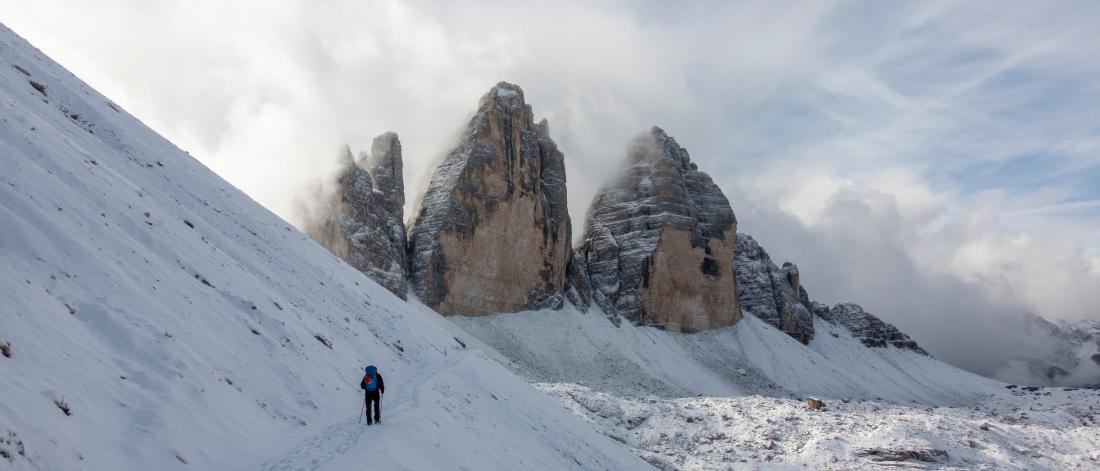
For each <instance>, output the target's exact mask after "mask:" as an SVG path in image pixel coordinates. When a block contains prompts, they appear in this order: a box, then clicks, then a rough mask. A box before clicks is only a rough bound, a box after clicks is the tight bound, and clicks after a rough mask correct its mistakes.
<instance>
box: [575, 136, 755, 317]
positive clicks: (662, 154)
mask: <svg viewBox="0 0 1100 471" xmlns="http://www.w3.org/2000/svg"><path fill="white" fill-rule="evenodd" d="M736 230H737V221H736V219H735V218H734V215H733V210H732V209H731V208H730V204H729V201H728V200H727V199H726V197H725V195H723V194H722V190H721V189H719V188H718V186H717V185H715V184H714V182H712V181H711V179H710V176H708V175H707V174H706V173H703V172H700V171H699V170H698V169H697V167H696V165H695V164H693V163H691V160H690V158H689V156H688V153H687V150H685V149H684V148H682V147H680V146H679V145H678V144H677V143H676V141H675V140H674V139H673V138H672V137H670V136H669V135H668V134H665V132H664V131H663V130H661V129H660V128H657V127H654V128H652V129H651V130H650V131H649V132H646V133H644V134H642V135H641V136H638V137H637V138H635V139H634V140H633V141H632V142H631V143H630V145H629V147H628V149H627V157H626V161H625V164H624V167H623V169H622V171H621V172H620V174H619V175H618V176H617V177H616V178H615V179H614V180H613V181H611V182H610V183H609V184H607V185H606V186H604V187H603V188H602V189H601V190H600V191H599V193H597V195H596V197H595V199H593V201H592V205H591V207H590V208H589V210H588V221H587V224H586V228H585V241H584V243H583V249H582V252H583V253H584V257H585V263H586V265H587V268H588V273H589V276H590V279H591V283H592V290H593V293H592V294H593V299H594V301H596V303H598V304H599V305H600V307H601V308H603V310H604V311H605V312H607V313H608V314H612V315H619V316H622V317H625V318H627V319H629V320H631V321H633V322H636V323H641V324H650V325H656V326H660V327H663V328H666V329H669V330H674V331H698V330H704V329H711V328H716V327H721V326H726V325H730V324H733V323H735V322H737V320H739V319H740V318H741V310H740V308H739V307H738V304H737V282H736V280H735V278H734V276H733V267H732V262H733V254H734V233H735V232H736Z"/></svg>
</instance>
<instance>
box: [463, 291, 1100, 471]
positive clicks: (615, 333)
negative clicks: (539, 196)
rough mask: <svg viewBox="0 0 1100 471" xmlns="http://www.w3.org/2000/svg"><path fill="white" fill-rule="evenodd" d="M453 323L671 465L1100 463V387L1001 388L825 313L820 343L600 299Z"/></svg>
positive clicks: (610, 431) (1029, 466)
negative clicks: (626, 310) (679, 325)
mask: <svg viewBox="0 0 1100 471" xmlns="http://www.w3.org/2000/svg"><path fill="white" fill-rule="evenodd" d="M453 321H454V322H455V323H457V324H459V325H460V326H462V327H463V328H464V329H465V330H466V331H467V332H470V334H471V335H473V336H474V337H476V338H478V340H477V341H476V343H475V344H474V345H480V344H481V342H487V343H488V344H490V345H491V346H492V347H495V350H494V349H493V348H490V347H488V346H486V347H483V350H485V351H487V352H494V351H495V352H497V353H496V354H499V355H501V356H502V358H501V361H502V362H505V363H506V364H508V365H509V366H510V367H511V368H512V369H513V370H514V371H517V372H519V373H520V374H521V375H523V376H525V377H527V378H528V379H530V380H532V381H537V382H540V384H539V388H540V389H542V390H543V391H545V392H546V393H548V394H551V395H553V396H555V397H557V398H558V399H559V400H560V401H561V403H562V405H564V406H565V407H566V408H568V409H569V410H571V411H573V412H574V413H575V414H577V415H579V416H581V417H583V418H584V419H585V420H587V421H588V422H589V423H591V424H592V425H593V426H595V427H597V428H598V429H599V430H600V431H601V432H602V433H604V434H605V435H607V436H609V437H611V438H613V439H614V440H615V441H617V442H621V443H625V444H627V445H629V446H630V447H632V448H633V449H634V450H635V451H636V452H637V453H638V455H639V456H641V457H643V458H644V459H645V460H646V461H648V462H649V463H650V464H652V465H654V466H656V467H658V468H660V469H668V470H676V469H708V470H727V469H830V470H832V469H835V470H846V469H895V468H897V467H899V466H901V467H907V468H916V469H928V468H934V469H1017V470H1033V469H1095V468H1096V467H1097V466H1098V465H1100V453H1098V452H1097V451H1096V450H1098V449H1100V422H1098V420H1100V390H1095V389H1072V388H1067V389H1052V388H1022V387H1019V386H1015V385H1006V384H1003V383H998V382H996V381H992V380H989V379H986V378H983V377H980V376H977V375H974V374H972V373H969V372H966V371H963V370H960V369H957V368H954V367H952V366H949V365H947V364H945V363H942V362H940V361H938V360H936V359H934V358H931V357H928V356H925V355H921V354H918V353H915V352H913V351H911V350H906V349H898V348H894V347H892V346H890V347H886V348H869V347H865V346H864V345H863V344H862V343H861V342H860V341H859V340H858V339H855V338H853V337H852V336H851V334H850V333H849V332H848V331H847V330H846V329H844V328H842V327H839V326H836V325H833V324H830V323H828V322H825V321H822V320H820V319H816V320H815V325H814V331H815V332H816V335H815V336H814V338H813V340H812V341H811V342H810V344H809V345H803V344H801V343H799V342H798V341H796V340H795V339H793V338H792V337H790V336H788V335H787V334H785V333H783V332H781V331H779V330H778V329H776V328H774V327H772V326H771V325H769V324H767V323H765V322H763V321H761V320H759V319H757V318H755V317H754V316H752V315H748V316H746V317H745V318H744V319H742V320H741V321H740V322H739V323H737V324H736V325H734V326H730V327H726V328H723V329H717V330H712V331H706V332H700V333H695V334H682V333H675V332H667V331H663V330H659V329H654V328H651V327H638V326H634V325H632V324H630V323H622V325H621V326H619V327H616V326H615V325H613V324H612V323H611V322H610V321H609V320H608V318H607V317H606V316H605V315H604V314H603V313H601V312H599V310H598V309H597V308H594V309H592V310H591V311H589V312H588V313H582V312H579V311H577V310H576V309H572V308H567V309H565V310H562V311H534V312H525V313H520V314H509V315H495V316H485V317H474V318H454V319H453ZM811 397H813V398H815V399H821V400H824V404H825V406H824V409H823V410H813V409H811V408H809V407H808V404H807V402H808V399H809V398H811Z"/></svg>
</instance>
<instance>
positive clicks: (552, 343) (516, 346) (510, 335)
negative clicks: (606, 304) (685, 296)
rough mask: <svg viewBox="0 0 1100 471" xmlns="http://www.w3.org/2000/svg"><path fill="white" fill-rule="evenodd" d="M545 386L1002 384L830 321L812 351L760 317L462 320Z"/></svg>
mask: <svg viewBox="0 0 1100 471" xmlns="http://www.w3.org/2000/svg"><path fill="white" fill-rule="evenodd" d="M453 322H454V323H456V324H458V325H459V326H461V327H462V328H463V329H465V330H466V331H467V332H469V333H470V334H471V335H473V336H474V337H477V338H478V339H479V340H481V341H482V342H485V343H487V344H488V345H489V346H490V347H491V348H492V349H495V350H496V351H497V352H500V354H501V355H503V356H504V357H505V358H504V359H503V361H506V362H510V364H511V367H512V369H513V370H515V371H517V372H519V373H520V374H521V375H523V376H524V377H526V378H528V379H529V380H531V381H535V382H547V383H577V384H582V385H585V386H588V387H591V388H593V389H597V390H601V391H606V392H610V393H614V394H619V395H636V394H653V395H658V396H662V397H685V396H695V395H699V394H703V395H708V396H743V395H746V394H766V395H780V396H804V395H809V394H813V395H818V396H822V397H826V398H849V399H874V398H881V399H883V400H887V401H893V402H911V401H915V402H920V403H923V404H935V405H953V404H969V403H972V402H974V401H976V400H978V399H979V398H981V397H984V396H986V395H988V394H991V393H993V392H995V391H998V390H999V389H1000V387H1001V385H1000V384H999V383H997V382H995V381H992V380H989V379H986V378H982V377H980V376H977V375H974V374H972V373H969V372H966V371H963V370H960V369H958V368H954V367H952V366H949V365H947V364H945V363H943V362H940V361H938V360H936V359H934V358H931V357H926V356H923V355H918V354H916V353H913V352H912V351H909V350H902V349H897V348H894V347H887V348H868V347H865V346H863V345H862V344H861V343H860V342H859V341H858V340H856V339H854V338H852V336H851V335H850V334H849V333H848V331H847V330H846V329H844V328H841V327H837V326H834V325H832V324H829V323H828V322H825V321H822V320H820V319H817V320H815V325H814V328H815V329H816V331H817V332H818V333H819V335H817V336H815V338H814V340H813V341H811V342H810V344H809V345H808V346H806V345H802V344H801V343H799V342H797V341H795V340H794V339H792V338H791V337H789V336H787V335H785V334H783V333H782V332H780V331H779V330H777V329H775V328H773V327H771V326H770V325H768V324H766V323H764V322H763V321H760V320H759V319H757V318H756V317H754V316H752V315H746V316H745V318H744V319H743V320H742V321H741V322H738V323H737V324H735V325H733V326H730V327H726V328H722V329H715V330H710V331H704V332H700V333H696V334H682V333H675V332H666V331H663V330H659V329H654V328H651V327H638V326H634V325H630V324H629V323H624V324H623V325H622V326H621V327H616V326H614V325H612V324H611V323H610V322H609V321H608V320H607V317H606V316H605V315H604V314H602V313H601V312H600V311H599V310H598V308H593V309H591V310H590V311H589V312H588V313H582V312H579V311H578V310H576V309H574V308H572V307H569V306H567V307H566V309H563V310H561V311H532V312H524V313H519V314H509V315H495V316H484V317H471V318H455V319H453Z"/></svg>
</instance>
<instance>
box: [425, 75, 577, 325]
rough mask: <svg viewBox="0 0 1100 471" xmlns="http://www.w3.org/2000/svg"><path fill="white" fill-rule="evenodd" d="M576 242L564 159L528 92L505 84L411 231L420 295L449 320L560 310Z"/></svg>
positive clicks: (481, 107) (484, 102)
mask: <svg viewBox="0 0 1100 471" xmlns="http://www.w3.org/2000/svg"><path fill="white" fill-rule="evenodd" d="M571 237H572V235H571V228H570V225H569V214H568V211H567V207H566V191H565V163H564V158H563V156H562V153H561V152H560V151H558V147H557V145H556V144H555V143H554V141H553V140H551V139H550V135H549V129H548V126H547V124H546V120H543V121H542V122H540V123H538V124H535V123H534V121H533V118H532V112H531V107H530V106H529V105H527V104H526V102H525V101H524V97H523V90H521V89H520V88H519V87H518V86H516V85H513V84H509V83H504V82H501V83H499V84H497V85H496V86H495V87H493V88H492V90H490V91H489V93H487V94H485V95H484V96H483V97H481V101H480V102H479V103H478V109H477V113H476V114H474V116H473V118H471V119H470V122H469V124H467V126H466V130H465V132H464V133H463V135H462V137H461V140H460V142H459V144H458V146H457V147H456V148H455V149H454V150H452V151H451V152H450V153H449V154H448V155H447V156H446V158H445V159H444V161H443V163H441V164H440V166H439V168H437V169H436V171H435V174H434V175H433V176H432V180H431V183H430V185H429V186H428V189H427V191H426V192H425V193H424V196H423V199H422V201H421V205H420V210H419V212H418V214H417V216H416V221H415V223H414V224H413V226H412V228H411V229H410V231H409V257H410V264H411V265H410V267H411V269H410V275H411V281H412V285H413V289H414V290H415V291H416V294H417V296H419V297H420V300H421V301H423V302H424V303H425V304H427V305H429V306H431V307H432V308H434V309H435V310H437V311H438V312H440V313H443V314H463V315H479V314H488V313H495V312H515V311H521V310H526V309H539V308H558V307H560V306H561V304H562V299H563V296H564V288H565V276H566V269H567V265H568V263H569V260H570V258H572V255H573V250H572V248H571V243H570V238H571Z"/></svg>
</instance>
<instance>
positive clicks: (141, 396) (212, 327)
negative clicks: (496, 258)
mask: <svg viewBox="0 0 1100 471" xmlns="http://www.w3.org/2000/svg"><path fill="white" fill-rule="evenodd" d="M0 169H2V172H0V260H2V263H0V345H4V346H5V348H4V352H5V353H4V355H3V356H0V438H2V439H0V452H2V453H0V455H2V457H0V467H5V468H12V467H13V468H15V469H172V468H178V469H257V468H261V469H272V470H275V469H303V468H316V467H324V466H325V465H328V466H329V467H331V468H336V469H347V468H350V467H351V466H352V465H355V466H356V467H362V466H364V465H365V464H367V463H369V468H370V469H401V468H408V469H539V468H543V469H569V468H585V469H639V468H643V467H645V466H646V464H645V463H644V462H643V461H641V460H640V459H639V458H637V457H636V456H635V455H634V454H632V453H631V452H630V451H629V450H628V449H627V448H626V447H624V446H623V445H621V444H619V443H618V442H615V441H613V440H611V439H609V438H607V437H605V436H603V435H601V434H598V433H596V432H595V431H593V430H592V429H591V428H590V427H588V426H587V425H586V424H585V423H584V422H583V421H582V420H581V419H579V418H577V417H575V416H573V415H572V414H570V413H569V412H567V411H566V410H564V409H562V408H561V407H560V405H558V404H557V403H556V402H555V401H554V400H552V399H551V398H549V397H547V396H546V395H544V394H543V393H541V392H539V391H537V390H536V389H534V388H533V387H531V386H530V385H529V384H527V383H525V382H524V381H522V380H521V379H519V378H517V377H516V376H515V375H513V374H512V373H511V372H509V371H508V370H507V369H505V368H504V367H502V366H500V365H499V364H498V363H496V362H495V361H493V360H491V359H490V358H488V357H487V356H486V355H485V354H482V353H480V352H475V351H471V350H468V349H466V348H465V346H464V345H463V339H462V336H463V335H464V334H462V333H461V332H459V331H458V330H457V329H455V328H454V327H453V325H451V324H449V323H448V321H446V320H445V319H444V318H441V317H439V316H438V315H437V314H435V313H434V312H432V311H430V310H428V309H426V308H423V307H422V306H419V305H417V304H408V303H404V302H402V301H400V300H399V299H397V298H396V297H395V296H393V295H392V294H390V293H389V292H388V291H386V290H385V289H383V288H381V287H379V286H378V285H377V284H375V283H374V282H371V281H369V280H368V279H367V278H366V277H364V276H363V275H362V274H361V273H359V272H357V271H356V270H354V269H352V268H351V267H349V266H348V265H346V264H345V263H343V262H342V261H340V260H338V259H337V258H336V257H334V256H332V255H331V254H329V252H328V251H326V250H325V249H323V248H321V247H320V246H318V245H316V244H314V243H313V242H312V241H310V240H309V239H307V238H306V237H305V236H304V235H303V234H301V233H300V232H298V231H297V230H295V229H293V228H292V227H290V226H289V225H287V223H286V222H284V221H282V220H281V219H279V218H278V217H276V216H275V215H273V214H271V213H270V212H269V211H267V210H265V209H264V208H262V207H260V206H259V205H258V204H257V203H255V202H254V201H252V200H251V199H249V198H248V197H246V196H245V195H244V194H242V193H241V192H240V191H238V190H236V189H235V188H233V187H232V186H231V185H229V184H227V183H226V182H225V181H223V180H222V179H221V178H219V177H218V176H217V175H215V174H214V173H213V172H211V171H210V170H208V169H206V168H205V167H203V166H202V165H200V164H199V163H198V162H197V161H195V160H194V159H192V158H191V157H190V156H188V155H186V153H184V152H182V151H180V150H179V149H177V148H176V147H175V146H173V145H172V144H170V143H169V142H167V141H166V140H164V139H163V138H161V137H160V136H158V135H157V134H155V133H154V132H153V131H151V130H150V129H148V128H146V127H145V126H144V125H142V124H141V123H140V122H139V121H137V120H136V119H135V118H133V117H132V116H130V115H129V114H127V113H126V112H125V111H123V110H122V109H120V108H119V106H118V105H116V104H114V103H112V102H111V101H110V100H108V99H106V98H104V97H103V96H101V95H100V94H98V93H96V92H95V91H94V90H92V89H90V88H89V87H88V86H87V85H85V84H84V83H82V82H81V81H79V80H78V79H77V78H75V77H74V76H73V75H72V74H70V73H69V72H67V71H65V70H64V69H63V68H61V67H60V66H59V65H57V64H55V63H54V62H52V61H51V60H49V59H48V58H46V57H45V56H44V55H43V54H42V53H41V52H39V51H37V50H36V49H34V48H33V47H31V46H30V45H28V44H27V43H26V42H25V41H23V40H22V39H21V38H19V37H18V36H17V35H15V34H14V33H13V32H12V31H10V30H8V29H7V28H6V27H0ZM456 332H458V334H457V335H456ZM456 337H457V338H456ZM368 363H373V364H375V365H378V366H379V367H380V368H381V371H382V373H383V375H384V376H385V378H386V385H387V386H388V389H387V392H388V394H387V395H386V399H385V400H384V401H383V415H384V420H385V424H384V425H382V426H380V427H374V428H369V429H368V428H365V427H363V426H361V425H359V424H358V423H357V416H358V414H359V412H360V404H361V397H362V396H361V394H360V392H359V388H358V387H357V385H358V382H359V379H360V377H361V372H362V367H363V366H365V365H366V364H368Z"/></svg>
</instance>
